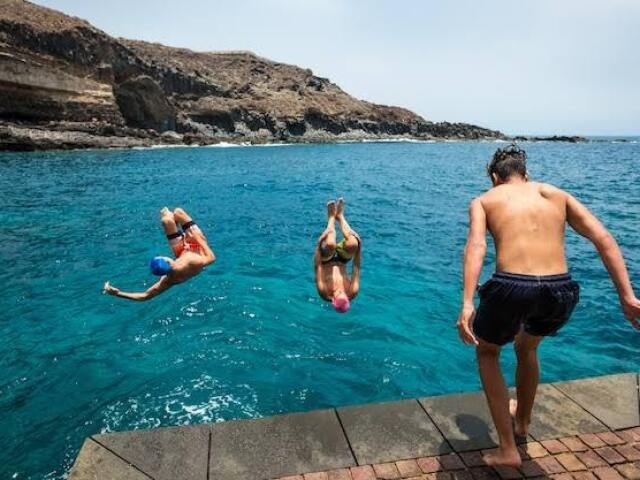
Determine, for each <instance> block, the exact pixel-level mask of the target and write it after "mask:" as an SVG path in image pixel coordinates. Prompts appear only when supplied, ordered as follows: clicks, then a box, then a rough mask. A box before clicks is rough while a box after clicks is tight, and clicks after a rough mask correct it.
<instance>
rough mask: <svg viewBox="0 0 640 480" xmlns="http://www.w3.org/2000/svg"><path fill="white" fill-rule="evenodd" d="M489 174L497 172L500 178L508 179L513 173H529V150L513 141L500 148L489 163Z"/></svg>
mask: <svg viewBox="0 0 640 480" xmlns="http://www.w3.org/2000/svg"><path fill="white" fill-rule="evenodd" d="M487 173H488V174H489V176H491V175H492V174H494V173H495V174H496V175H497V176H498V178H500V180H507V179H509V178H510V177H511V176H512V175H515V174H518V175H520V176H522V177H524V176H525V175H526V174H527V152H525V151H524V150H522V149H521V148H520V147H518V145H516V144H515V143H512V144H511V145H509V146H508V147H506V148H499V149H498V150H496V153H494V154H493V158H492V159H491V162H489V164H488V165H487Z"/></svg>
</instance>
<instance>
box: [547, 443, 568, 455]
mask: <svg viewBox="0 0 640 480" xmlns="http://www.w3.org/2000/svg"><path fill="white" fill-rule="evenodd" d="M540 444H541V445H542V446H543V447H544V448H546V449H547V450H548V451H549V453H553V454H556V453H564V452H568V451H569V449H568V448H567V446H566V445H565V444H564V443H562V442H561V441H559V440H543V441H541V442H540Z"/></svg>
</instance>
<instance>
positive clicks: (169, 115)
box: [114, 75, 176, 132]
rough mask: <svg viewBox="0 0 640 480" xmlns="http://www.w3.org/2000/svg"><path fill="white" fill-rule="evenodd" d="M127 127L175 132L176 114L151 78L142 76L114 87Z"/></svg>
mask: <svg viewBox="0 0 640 480" xmlns="http://www.w3.org/2000/svg"><path fill="white" fill-rule="evenodd" d="M114 93H115V97H116V102H117V103H118V107H119V108H120V111H121V112H122V116H123V117H124V119H125V121H126V122H127V125H130V126H132V127H136V128H148V129H152V130H157V131H159V132H164V131H166V130H175V128H176V114H175V111H174V109H173V106H171V104H170V103H169V102H168V100H167V98H166V97H165V95H164V91H163V90H162V88H161V87H160V85H158V84H157V83H156V82H155V81H154V80H153V79H152V78H151V77H148V76H146V75H140V76H139V77H134V78H130V79H128V80H125V81H124V82H122V83H119V84H117V85H115V86H114Z"/></svg>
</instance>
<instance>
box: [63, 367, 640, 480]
mask: <svg viewBox="0 0 640 480" xmlns="http://www.w3.org/2000/svg"><path fill="white" fill-rule="evenodd" d="M639 426H640V404H639V399H638V375H637V374H635V373H633V374H624V375H609V376H604V377H597V378H591V379H586V380H576V381H572V382H562V383H556V384H547V385H541V386H540V389H539V391H538V397H537V400H536V407H535V410H534V419H533V422H532V424H531V429H530V436H531V437H532V439H534V440H541V441H545V440H548V439H557V438H567V437H572V438H577V437H575V436H576V435H581V434H586V435H587V436H586V437H585V438H590V437H588V435H589V434H593V433H599V432H608V431H609V430H618V429H622V428H626V429H628V428H634V427H639ZM604 435H607V434H606V433H605V434H604ZM581 438H582V437H581ZM604 438H608V437H606V436H605V437H604ZM638 438H639V439H640V437H638ZM554 441H555V440H554ZM585 441H586V440H585ZM543 443H544V442H543ZM494 445H495V433H494V430H493V425H492V422H491V419H490V415H489V412H488V408H487V405H486V401H485V398H484V395H483V394H482V393H470V394H460V395H446V396H439V397H428V398H421V399H419V400H418V401H416V400H403V401H399V402H391V403H381V404H374V405H364V406H354V407H345V408H340V409H338V410H335V409H330V410H316V411H312V412H308V413H295V414H289V415H280V416H275V417H269V418H263V419H258V420H243V421H232V422H223V423H217V424H213V425H200V426H186V427H171V428H159V429H151V430H140V431H135V432H123V433H110V434H104V435H95V436H94V437H92V438H90V439H87V441H85V443H84V445H83V447H82V449H81V451H80V453H79V455H78V458H77V459H76V462H75V465H74V466H73V468H72V470H71V475H70V478H71V479H73V480H88V479H92V480H95V479H103V478H104V479H113V478H118V479H124V480H139V479H148V478H153V479H158V480H161V479H178V478H179V479H200V480H208V479H225V480H227V479H228V480H244V479H247V480H249V479H251V480H256V479H270V478H277V477H282V476H286V475H295V474H299V473H308V472H319V471H334V472H342V473H340V475H342V474H344V475H345V476H343V477H340V476H339V474H338V473H336V475H338V476H337V477H336V478H350V477H347V476H346V475H347V474H349V475H351V474H350V473H349V472H350V471H351V470H353V471H358V472H365V471H367V472H369V470H371V472H373V471H374V470H375V469H373V467H375V466H376V464H377V465H378V466H379V465H382V466H379V467H378V469H379V470H380V472H382V473H380V475H383V476H384V475H387V473H389V472H387V473H384V472H386V470H385V469H391V470H393V469H396V468H398V467H396V466H395V464H393V463H388V462H394V461H397V460H404V459H418V460H419V459H420V458H426V457H429V458H436V457H433V456H437V455H442V454H446V453H447V452H451V451H452V450H453V451H455V452H461V458H463V459H465V458H469V459H474V458H476V457H477V453H475V452H471V451H477V450H481V449H485V448H490V447H492V446H494ZM603 445H604V443H603ZM632 453H633V452H632ZM637 454H638V455H639V457H638V458H639V459H640V451H638V452H637ZM469 455H470V456H469ZM445 457H447V460H446V462H445V464H447V465H454V464H455V465H461V464H460V462H459V459H456V458H454V457H456V456H455V455H454V456H451V455H445ZM562 460H566V459H565V458H564V457H563V458H562ZM473 461H476V460H473ZM385 462H387V463H385ZM549 462H551V460H549ZM414 463H415V462H414ZM366 464H371V465H373V467H371V466H368V467H362V468H363V470H354V468H356V469H357V468H358V467H356V465H366ZM385 465H387V466H385ZM388 465H391V466H388ZM398 465H399V466H403V468H406V469H410V467H411V468H413V469H415V465H414V464H413V463H411V461H407V462H405V463H402V462H398ZM416 465H417V464H416ZM429 465H439V463H438V461H431V460H429V461H428V462H427V461H425V463H423V467H424V468H431V467H429ZM349 467H351V470H349ZM367 469H369V470H367ZM407 471H409V470H407ZM344 472H347V473H344ZM639 472H640V471H639ZM391 474H392V473H389V475H391ZM639 474H640V473H639ZM376 475H377V473H376ZM393 475H395V473H393ZM306 477H308V475H305V478H306ZM293 478H297V479H298V480H300V479H301V478H302V477H301V476H297V477H293ZM310 478H315V477H312V476H311V477H310ZM318 478H325V477H324V476H321V477H318ZM363 478H364V477H363ZM371 478H376V477H375V476H374V477H371ZM379 478H383V477H379ZM390 478H396V477H390Z"/></svg>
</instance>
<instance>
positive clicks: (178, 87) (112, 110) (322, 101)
mask: <svg viewBox="0 0 640 480" xmlns="http://www.w3.org/2000/svg"><path fill="white" fill-rule="evenodd" d="M400 137H411V138H422V139H433V138H436V139H446V138H454V139H481V138H502V137H503V135H502V134H501V133H500V132H496V131H492V130H488V129H485V128H481V127H477V126H474V125H468V124H464V123H447V122H443V123H435V122H430V121H428V120H425V119H424V118H422V117H420V116H418V115H416V114H415V113H413V112H411V111H409V110H406V109H404V108H399V107H389V106H383V105H376V104H373V103H370V102H366V101H362V100H358V99H356V98H354V97H352V96H350V95H348V94H347V93H345V92H344V91H342V90H341V89H340V88H339V87H338V86H337V85H335V84H334V83H332V82H330V81H329V80H328V79H326V78H322V77H318V76H316V75H314V74H313V73H312V72H311V70H308V69H302V68H299V67H296V66H292V65H287V64H283V63H278V62H274V61H271V60H267V59H264V58H261V57H258V56H256V55H254V54H253V53H250V52H216V53H214V52H202V53H199V52H193V51H190V50H186V49H180V48H172V47H167V46H164V45H159V44H152V43H146V42H141V41H133V40H125V39H116V38H112V37H110V36H109V35H107V34H106V33H104V32H102V31H101V30H98V29H97V28H95V27H93V26H92V25H90V24H89V23H88V22H86V21H84V20H81V19H78V18H75V17H69V16H67V15H64V14H62V13H60V12H57V11H55V10H50V9H48V8H44V7H40V6H38V5H35V4H32V3H29V2H26V1H23V0H0V149H4V150H33V149H48V148H83V147H120V146H136V145H150V144H158V143H169V144H171V143H173V144H180V143H187V144H193V143H198V144H211V143H217V142H220V141H231V142H251V143H264V142H271V141H286V142H307V141H334V140H357V139H366V138H400Z"/></svg>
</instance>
